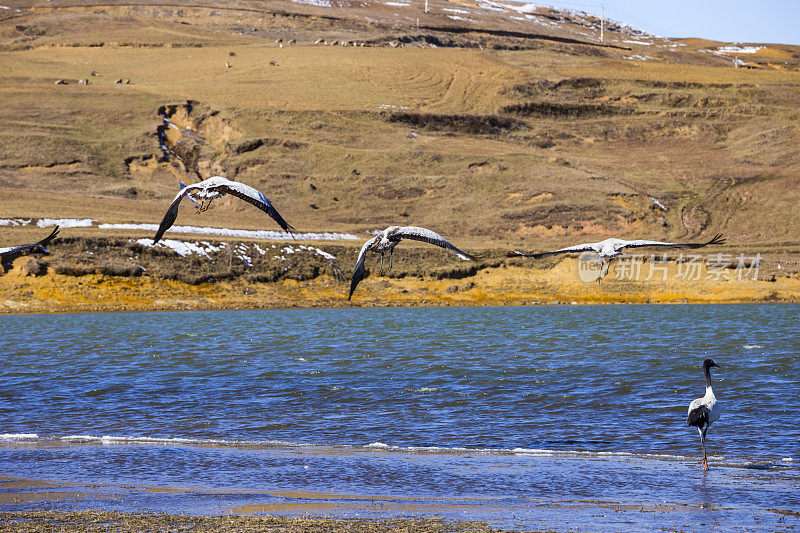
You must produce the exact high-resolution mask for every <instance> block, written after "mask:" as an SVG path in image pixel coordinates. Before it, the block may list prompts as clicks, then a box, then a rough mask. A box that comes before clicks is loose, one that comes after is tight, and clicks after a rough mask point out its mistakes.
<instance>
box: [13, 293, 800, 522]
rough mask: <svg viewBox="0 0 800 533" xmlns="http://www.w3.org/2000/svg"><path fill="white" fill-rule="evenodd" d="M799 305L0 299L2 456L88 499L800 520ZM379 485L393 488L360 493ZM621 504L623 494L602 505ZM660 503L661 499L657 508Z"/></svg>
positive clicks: (470, 513)
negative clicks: (706, 398)
mask: <svg viewBox="0 0 800 533" xmlns="http://www.w3.org/2000/svg"><path fill="white" fill-rule="evenodd" d="M799 314H800V306H798V305H717V306H707V305H704V306H699V305H698V306H542V307H506V308H489V307H480V308H412V309H331V310H296V311H286V310H281V311H242V312H200V313H198V312H192V313H135V314H81V315H39V316H2V317H0V385H2V386H1V387H0V434H3V435H2V436H0V470H1V471H2V472H3V474H4V475H6V476H8V477H17V478H25V479H35V480H43V481H57V482H63V483H68V484H70V486H74V487H80V486H86V485H88V484H94V485H100V486H104V487H111V488H110V489H108V490H109V492H114V493H115V494H116V495H117V497H116V498H104V497H103V496H102V494H100V496H97V495H95V496H93V497H92V498H91V499H89V500H86V501H83V502H81V503H80V504H79V505H78V506H79V507H80V506H84V507H87V506H88V507H91V508H96V507H103V508H112V509H122V510H166V511H178V512H190V513H197V514H214V513H222V512H227V511H228V510H230V509H233V510H234V511H237V512H248V510H249V511H250V512H270V510H271V509H273V508H274V507H270V505H278V504H282V503H286V502H289V504H296V505H297V506H298V507H297V508H298V509H303V508H304V507H303V506H302V504H304V503H309V502H311V503H315V504H320V502H322V504H324V505H322V507H319V505H318V506H317V507H315V508H316V509H322V511H318V512H322V513H323V514H329V515H334V516H350V515H352V514H359V516H384V515H387V514H388V515H403V516H405V515H419V514H434V515H443V516H446V517H448V518H468V519H481V520H489V521H491V522H492V523H493V524H495V525H499V526H504V527H534V528H538V527H544V528H550V529H569V528H570V527H573V526H575V527H578V528H588V529H596V530H603V529H608V530H615V529H619V528H621V527H625V528H626V529H631V528H633V529H635V528H637V527H640V528H641V529H650V528H653V527H683V526H686V525H687V524H689V525H691V524H694V525H696V524H699V523H700V522H694V521H693V520H694V519H695V518H697V513H698V512H699V513H701V515H702V516H701V519H703V520H706V521H708V523H709V524H710V525H709V527H713V526H714V525H719V524H720V523H723V524H725V523H726V522H725V521H726V520H727V524H728V525H731V526H732V525H734V524H735V525H737V526H742V527H743V528H745V529H749V530H752V529H757V528H759V527H765V528H767V529H775V528H780V527H784V526H786V527H790V526H792V527H800V521H799V520H798V518H797V516H795V515H793V514H791V513H793V512H797V511H800V468H798V466H797V464H798V461H800V424H798V423H797V419H798V414H800V387H799V385H800V365H798V363H800V356H798V354H800V321H798V315H799ZM707 357H711V358H713V359H714V360H715V361H716V362H717V363H718V364H719V365H720V368H719V369H715V370H716V372H714V374H713V378H714V387H715V392H716V395H717V397H718V399H719V401H720V402H721V403H722V407H723V413H722V417H721V418H720V420H719V421H718V422H716V423H715V424H714V425H713V426H712V427H711V429H710V430H709V433H708V435H709V441H708V449H709V455H710V465H711V471H710V472H709V474H708V475H707V476H703V475H702V473H701V472H700V470H699V464H700V443H699V439H698V436H697V432H696V430H694V429H693V428H687V427H686V410H687V406H688V404H689V402H690V401H691V400H692V399H694V398H696V397H699V396H702V394H703V392H704V383H703V376H702V370H701V364H702V361H703V359H705V358H707ZM152 487H161V488H163V487H169V488H171V489H173V492H172V493H170V494H165V493H163V492H159V491H154V490H151V488H152ZM101 492H102V491H101ZM298 492H302V493H303V494H302V495H298V494H297V493H298ZM119 494H123V495H124V497H119ZM374 497H380V498H383V500H382V502H383V503H381V504H380V505H377V504H375V503H374V502H372V503H364V502H365V498H374ZM386 502H391V505H388V504H387V503H386ZM486 502H489V503H486ZM591 502H593V503H591ZM597 502H601V503H599V504H598V503H597ZM590 503H591V504H590ZM612 503H613V504H615V505H623V504H624V505H626V506H628V507H625V509H626V511H624V512H623V511H619V510H614V511H610V512H609V513H608V515H607V516H606V515H605V513H604V512H601V511H602V509H605V507H603V506H604V505H610V504H612ZM53 504H54V505H58V504H56V503H53ZM25 505H28V506H29V507H31V508H37V507H36V505H37V504H35V503H29V504H25ZM64 505H65V506H66V507H70V506H72V508H74V507H75V506H76V503H75V502H74V501H73V502H71V503H69V504H64ZM247 505H262V506H265V507H262V508H245V507H244V506H247ZM326 505H327V507H326ZM598 505H600V510H598V507H597V506H598ZM655 505H660V506H662V509H661V513H662V514H661V515H659V512H658V511H657V510H656V508H655V507H654V508H653V516H650V514H648V513H649V510H650V509H651V507H652V506H655ZM636 506H639V507H638V508H636ZM664 506H667V507H668V509H667V508H663V507H664ZM8 508H9V507H8V504H5V505H0V509H8ZM17 508H27V507H25V506H24V505H22V504H17ZM567 508H568V509H569V513H571V515H570V516H571V517H572V520H574V522H571V521H570V520H566V521H565V518H564V511H565V510H566V509H567ZM634 509H635V513H634ZM765 509H777V510H780V511H788V512H789V514H786V513H776V512H772V511H769V512H767V511H764V510H765ZM703 513H710V514H709V515H708V516H705V515H703ZM762 513H763V514H762ZM659 516H660V517H661V518H658V517H659ZM764 516H766V517H768V519H767V518H764ZM620 520H622V521H620ZM759 520H761V521H759ZM765 520H766V521H765ZM720 521H722V522H720ZM684 522H686V523H684ZM703 523H705V522H703Z"/></svg>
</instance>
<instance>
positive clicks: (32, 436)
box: [0, 433, 39, 441]
mask: <svg viewBox="0 0 800 533" xmlns="http://www.w3.org/2000/svg"><path fill="white" fill-rule="evenodd" d="M38 438H39V435H37V434H36V433H3V434H0V440H11V441H19V440H36V439H38Z"/></svg>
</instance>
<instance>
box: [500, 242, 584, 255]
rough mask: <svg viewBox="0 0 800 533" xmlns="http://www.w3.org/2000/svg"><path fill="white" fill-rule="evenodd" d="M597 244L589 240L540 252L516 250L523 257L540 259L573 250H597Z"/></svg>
mask: <svg viewBox="0 0 800 533" xmlns="http://www.w3.org/2000/svg"><path fill="white" fill-rule="evenodd" d="M596 245H597V243H594V242H587V243H585V244H576V245H575V246H568V247H566V248H560V249H558V250H551V251H549V252H540V253H538V254H523V253H522V252H515V253H516V254H517V255H521V256H522V257H533V258H534V259H538V258H540V257H546V256H548V255H556V254H568V253H572V252H597V251H598V250H597V249H596V248H595V246H596Z"/></svg>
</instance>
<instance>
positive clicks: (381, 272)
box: [379, 252, 383, 274]
mask: <svg viewBox="0 0 800 533" xmlns="http://www.w3.org/2000/svg"><path fill="white" fill-rule="evenodd" d="M379 274H383V252H381V271H380V272H379Z"/></svg>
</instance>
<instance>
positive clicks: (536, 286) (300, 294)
mask: <svg viewBox="0 0 800 533" xmlns="http://www.w3.org/2000/svg"><path fill="white" fill-rule="evenodd" d="M623 274H624V275H623ZM627 274H628V273H624V272H621V271H620V270H619V269H618V267H615V266H614V265H612V268H611V270H610V272H609V273H608V275H607V276H606V277H605V278H604V279H603V281H602V282H600V283H596V282H583V281H580V279H579V278H578V275H577V261H576V260H575V259H565V260H563V261H561V262H560V263H558V264H557V265H556V266H554V267H552V268H550V269H546V268H543V269H537V268H527V267H521V266H504V265H501V266H498V267H492V268H484V269H482V270H480V271H478V272H477V273H476V274H475V275H473V276H470V277H466V278H463V279H457V280H454V279H443V280H439V279H434V278H432V277H428V276H424V277H421V278H420V277H411V276H407V277H404V278H400V279H397V278H388V277H384V276H380V275H372V276H370V277H368V278H367V279H365V280H364V281H363V282H362V283H361V284H360V285H359V287H358V289H357V290H356V293H355V294H354V295H353V299H352V301H348V300H347V286H348V285H347V282H343V281H337V280H335V279H334V278H332V277H330V276H328V275H322V276H319V277H317V278H315V279H312V280H307V281H296V280H292V279H284V280H280V281H276V282H271V283H258V282H252V281H247V280H245V279H242V278H237V279H234V280H229V281H218V282H215V283H201V284H197V285H192V284H188V283H184V282H180V281H174V280H165V279H158V278H151V277H147V276H142V277H136V278H130V277H117V276H107V275H100V274H88V275H84V276H80V277H75V276H67V275H62V274H56V273H51V272H48V273H46V274H44V275H42V276H38V277H34V276H21V275H17V274H16V273H15V272H14V271H11V272H9V273H7V274H6V275H3V276H0V312H4V313H50V312H56V313H60V312H102V311H153V310H179V309H196V310H201V309H262V308H311V307H349V306H366V307H375V306H417V305H423V306H456V305H531V304H560V303H564V304H590V303H637V304H638V303H739V302H797V301H800V278H798V277H796V276H795V277H778V278H776V279H775V280H774V281H767V280H761V279H750V278H747V277H743V279H741V280H740V279H738V275H737V272H736V271H734V270H730V271H726V272H725V275H724V276H719V275H712V274H713V273H711V272H710V271H707V270H705V267H704V268H703V270H702V271H700V272H698V273H697V277H698V278H699V279H694V277H692V278H688V277H686V276H684V277H681V276H680V275H679V272H678V265H677V264H675V263H672V264H670V265H669V266H668V269H667V272H666V277H667V280H666V281H663V279H662V274H659V275H658V276H650V277H651V279H649V280H648V279H646V278H647V277H648V271H647V268H644V269H642V272H641V275H640V279H639V280H638V281H636V280H630V279H628V278H629V277H630V276H628V275H627ZM716 277H719V278H720V279H715V278H716ZM709 278H711V279H709ZM770 279H772V278H770Z"/></svg>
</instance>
